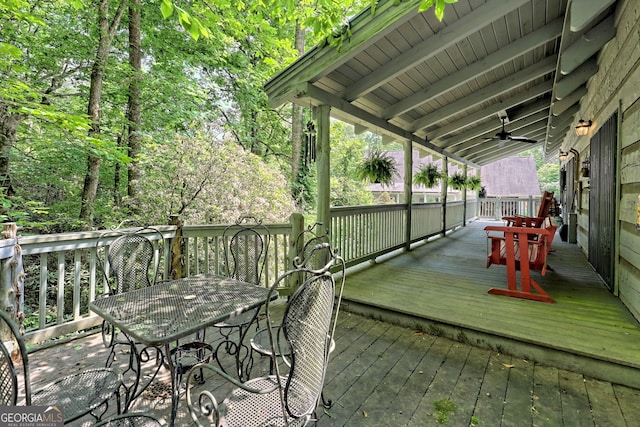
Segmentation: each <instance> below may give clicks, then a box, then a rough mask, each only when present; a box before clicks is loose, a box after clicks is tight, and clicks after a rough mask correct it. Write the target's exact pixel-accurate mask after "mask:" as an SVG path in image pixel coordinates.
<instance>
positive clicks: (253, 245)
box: [214, 216, 270, 378]
mask: <svg viewBox="0 0 640 427" xmlns="http://www.w3.org/2000/svg"><path fill="white" fill-rule="evenodd" d="M269 240H270V238H269V229H268V228H267V227H266V226H265V225H263V224H262V221H261V220H258V219H257V218H255V217H253V216H242V217H240V218H238V220H237V221H236V222H235V224H234V225H230V226H229V227H227V228H226V229H225V231H224V232H223V235H222V241H223V242H224V244H225V250H224V263H225V266H226V269H227V271H226V273H227V276H228V277H230V278H232V279H236V280H240V281H243V282H247V283H252V284H255V285H260V281H261V279H262V273H263V271H264V268H265V264H266V259H267V252H268V250H269ZM258 311H259V309H255V310H250V311H248V312H246V313H242V314H240V315H238V316H234V317H232V318H230V319H228V320H225V321H224V322H220V323H217V324H215V325H214V326H215V327H216V328H217V329H218V331H219V332H220V334H221V335H222V337H223V340H222V341H221V342H220V343H219V344H218V346H217V347H216V349H215V351H214V355H215V359H216V360H217V361H218V365H219V366H220V368H221V369H223V367H222V364H221V359H220V358H219V357H218V354H219V352H220V351H221V350H223V351H225V352H226V353H227V354H229V355H231V356H234V357H235V359H236V370H237V374H238V378H242V377H243V376H244V374H243V371H244V370H245V369H250V367H249V368H245V367H244V366H243V363H242V361H243V360H245V359H246V358H247V357H248V356H249V353H250V349H249V347H248V346H247V345H246V344H244V343H243V342H242V337H244V335H245V333H246V328H248V327H249V325H250V324H252V323H254V321H255V322H256V325H257V324H258V322H259V319H258V318H257V313H258ZM236 331H237V334H238V338H237V340H234V339H233V338H232V334H233V333H234V332H236ZM243 352H244V355H243Z"/></svg>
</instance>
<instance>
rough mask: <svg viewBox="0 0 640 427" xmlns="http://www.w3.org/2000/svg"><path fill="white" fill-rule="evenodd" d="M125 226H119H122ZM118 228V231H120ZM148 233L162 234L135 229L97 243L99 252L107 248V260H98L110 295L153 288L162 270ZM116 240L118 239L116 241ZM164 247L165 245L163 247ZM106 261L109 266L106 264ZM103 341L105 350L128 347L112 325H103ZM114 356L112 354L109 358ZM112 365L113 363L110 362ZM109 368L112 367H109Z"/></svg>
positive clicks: (111, 234)
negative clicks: (146, 233) (122, 345)
mask: <svg viewBox="0 0 640 427" xmlns="http://www.w3.org/2000/svg"><path fill="white" fill-rule="evenodd" d="M121 225H122V223H121V224H120V226H121ZM120 226H119V227H120ZM145 232H153V233H157V234H159V235H161V233H160V232H159V231H158V230H156V229H155V228H153V227H147V226H142V227H135V228H127V229H121V228H116V229H114V230H110V231H106V232H105V233H104V234H103V235H102V237H101V238H99V239H98V242H97V246H96V251H98V252H99V251H100V249H101V248H105V249H104V250H105V251H106V254H105V256H104V257H101V256H98V267H99V269H100V271H101V273H102V276H103V278H104V281H105V283H106V285H107V286H108V288H109V289H108V291H107V294H108V295H117V294H121V293H123V292H129V291H133V290H135V289H140V288H146V287H149V286H153V285H154V284H155V283H156V280H157V277H158V269H159V263H160V260H159V258H160V257H159V256H156V250H155V248H154V246H153V243H152V242H151V240H149V239H148V238H147V237H145V236H144V234H145ZM114 237H115V239H114ZM160 245H162V243H160ZM104 258H106V262H104ZM102 340H103V343H104V345H105V347H111V348H112V350H113V349H114V347H115V344H126V345H128V344H129V341H128V340H127V339H125V338H122V337H118V331H116V330H114V328H113V326H112V325H111V324H110V323H109V322H106V321H104V322H102ZM113 355H114V353H113V351H112V354H111V356H110V358H111V357H112V356H113ZM110 361H111V362H112V360H110ZM107 366H109V363H108V364H107Z"/></svg>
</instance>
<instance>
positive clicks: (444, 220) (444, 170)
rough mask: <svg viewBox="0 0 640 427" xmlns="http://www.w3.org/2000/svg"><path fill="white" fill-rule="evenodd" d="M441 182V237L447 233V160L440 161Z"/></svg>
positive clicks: (446, 158)
mask: <svg viewBox="0 0 640 427" xmlns="http://www.w3.org/2000/svg"><path fill="white" fill-rule="evenodd" d="M442 175H443V177H442V180H441V181H440V182H441V189H440V196H441V197H440V198H441V199H442V235H443V236H444V235H445V234H446V233H447V193H448V192H449V188H448V186H449V158H448V157H444V158H443V159H442Z"/></svg>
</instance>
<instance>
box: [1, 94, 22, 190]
mask: <svg viewBox="0 0 640 427" xmlns="http://www.w3.org/2000/svg"><path fill="white" fill-rule="evenodd" d="M25 118H26V116H25V115H24V114H17V113H12V112H11V109H10V107H9V104H7V103H5V102H3V101H2V100H0V187H1V188H0V194H2V195H4V196H6V197H8V196H13V195H14V190H13V185H12V184H11V175H10V174H9V155H10V154H11V148H12V147H13V145H14V144H15V142H16V131H17V130H18V126H19V125H20V123H21V122H22V121H23V120H24V119H25Z"/></svg>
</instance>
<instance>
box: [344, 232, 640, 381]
mask: <svg viewBox="0 0 640 427" xmlns="http://www.w3.org/2000/svg"><path fill="white" fill-rule="evenodd" d="M487 224H490V223H487V222H474V223H471V224H469V225H467V226H466V227H464V228H462V229H460V230H458V231H456V232H454V233H452V234H450V235H448V236H446V237H444V238H439V239H436V240H434V241H432V242H429V243H427V244H423V245H419V246H417V247H415V248H414V249H413V250H412V251H410V252H402V253H399V254H398V255H396V256H390V257H387V258H386V259H384V260H379V261H378V263H376V264H372V265H369V266H368V267H366V268H361V269H360V270H359V271H357V272H351V273H350V274H348V279H347V286H346V289H345V303H344V307H345V309H347V310H349V311H351V312H356V313H363V314H366V315H370V316H374V317H376V318H379V319H384V320H386V321H389V322H393V323H396V324H401V325H405V326H410V327H413V328H416V329H422V330H425V331H428V332H429V333H431V334H435V335H441V336H445V337H448V338H452V339H455V340H458V341H461V342H465V343H470V344H473V345H476V346H479V347H483V348H488V349H491V350H495V351H499V352H505V353H509V354H512V355H514V356H518V357H522V358H526V359H527V360H532V361H536V362H540V363H544V364H547V365H550V366H555V367H558V368H563V369H570V370H573V371H575V372H579V373H583V374H586V375H589V376H591V377H594V378H599V379H602V380H605V381H612V382H615V383H619V384H626V385H629V386H632V387H636V388H640V327H639V325H638V322H637V321H636V320H635V319H634V318H633V316H632V315H631V314H630V313H629V312H628V310H627V309H626V308H625V307H624V305H623V304H622V303H621V302H620V300H619V299H618V298H616V297H615V296H613V295H612V294H611V293H610V292H609V290H608V289H607V288H606V287H605V286H604V284H603V283H602V281H601V280H600V278H599V276H598V275H597V274H596V273H595V272H594V271H593V269H592V268H591V266H590V265H589V264H588V263H587V260H586V257H585V256H584V255H583V254H582V252H581V251H580V249H579V248H578V247H577V245H575V244H571V243H566V242H562V241H561V240H560V238H559V237H558V236H556V239H555V240H554V243H553V248H552V250H553V252H552V253H551V254H550V255H549V257H548V264H549V265H550V266H551V267H552V268H553V271H549V272H547V274H546V276H544V277H542V276H540V274H539V273H537V272H532V273H533V276H534V278H535V280H536V281H537V282H538V283H540V284H541V285H542V287H543V288H544V289H545V290H546V291H547V292H548V293H549V295H550V296H551V297H552V298H553V299H554V300H555V302H556V303H555V304H547V303H542V302H537V301H529V300H523V299H518V298H510V297H505V296H498V295H489V294H487V290H488V289H490V288H492V287H504V288H506V268H505V267H504V266H499V265H493V266H491V267H490V268H488V269H487V268H485V260H486V256H487V238H486V233H485V232H484V230H483V228H484V226H485V225H487ZM493 224H496V223H495V222H493Z"/></svg>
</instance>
